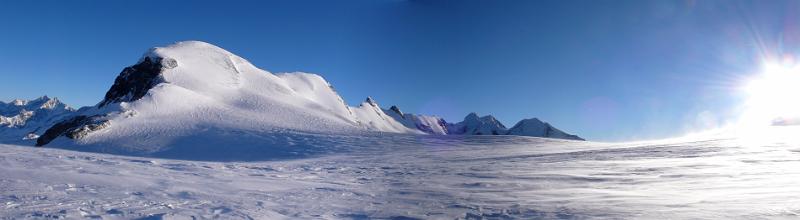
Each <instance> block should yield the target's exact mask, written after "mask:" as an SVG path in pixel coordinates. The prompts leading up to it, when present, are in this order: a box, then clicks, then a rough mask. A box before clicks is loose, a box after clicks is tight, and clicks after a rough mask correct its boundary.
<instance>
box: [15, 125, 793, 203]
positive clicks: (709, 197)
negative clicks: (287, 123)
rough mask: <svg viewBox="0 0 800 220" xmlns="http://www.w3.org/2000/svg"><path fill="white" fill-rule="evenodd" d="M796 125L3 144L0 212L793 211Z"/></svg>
mask: <svg viewBox="0 0 800 220" xmlns="http://www.w3.org/2000/svg"><path fill="white" fill-rule="evenodd" d="M784 128H786V129H788V128H790V127H778V129H784ZM797 132H798V131H797V130H793V131H788V132H785V133H784V134H785V135H787V136H785V137H788V138H785V139H780V138H773V137H764V136H756V137H755V138H740V137H728V136H710V137H700V138H693V139H682V140H681V139H676V140H667V141H651V142H642V143H615V144H602V143H592V142H583V141H567V140H557V139H542V138H529V137H520V136H485V135H481V136H445V135H415V136H411V135H387V134H385V135H375V136H369V135H362V136H357V137H348V138H339V136H337V135H332V136H329V137H328V136H319V137H313V138H301V137H300V136H298V137H295V141H294V142H295V143H297V144H303V143H305V144H315V142H316V141H331V142H326V143H324V144H322V145H321V146H323V147H322V148H323V149H318V151H316V152H313V153H310V154H306V153H309V152H297V153H298V154H296V155H300V158H298V159H287V158H273V160H271V161H259V162H226V163H221V162H207V161H187V160H167V159H157V158H142V157H125V156H115V155H108V154H96V153H82V152H75V151H65V150H59V149H49V148H32V147H18V146H8V145H0V219H4V218H8V219H26V218H33V219H52V218H66V219H83V218H87V219H99V218H102V219H139V218H143V219H192V218H194V219H457V218H460V219H794V218H796V217H797V205H796V204H798V203H800V196H798V195H800V185H798V184H797V179H798V178H800V170H798V169H797V167H798V166H800V161H799V160H798V151H799V150H800V142H799V141H798V139H797V138H796V134H797ZM765 133H767V134H778V132H773V131H771V130H770V131H765ZM220 147H222V146H220ZM285 150H287V151H297V150H300V149H290V148H287V149H285ZM285 155H290V154H288V153H287V154H285ZM145 217H149V218H145Z"/></svg>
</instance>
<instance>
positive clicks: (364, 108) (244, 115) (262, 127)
mask: <svg viewBox="0 0 800 220" xmlns="http://www.w3.org/2000/svg"><path fill="white" fill-rule="evenodd" d="M283 132H305V133H334V134H335V133H341V134H354V133H361V132H393V133H409V134H421V133H422V132H420V131H418V130H415V129H409V128H407V127H405V126H403V125H402V124H400V123H399V122H397V121H395V120H393V119H392V118H391V117H389V116H387V115H385V114H384V113H383V111H381V108H380V107H379V106H378V105H377V103H376V102H375V101H374V100H372V99H371V98H369V99H367V101H365V102H364V103H363V104H361V105H360V106H358V107H350V106H347V105H346V104H345V102H344V101H343V100H342V98H341V97H340V96H339V95H338V94H337V93H336V91H334V89H333V88H332V87H331V85H330V84H329V83H328V82H327V81H325V79H323V78H322V77H321V76H319V75H315V74H309V73H281V74H272V73H270V72H267V71H265V70H261V69H259V68H257V67H255V66H254V65H253V64H251V63H250V62H248V61H246V60H245V59H243V58H241V57H239V56H236V55H234V54H232V53H230V52H228V51H226V50H224V49H221V48H219V47H216V46H214V45H211V44H208V43H204V42H198V41H187V42H180V43H176V44H174V45H170V46H168V47H161V48H154V49H151V50H150V51H148V52H147V53H146V54H145V55H144V56H143V57H142V58H141V59H140V60H139V62H138V63H137V64H135V65H133V66H130V67H127V68H125V69H124V70H123V71H122V73H120V75H119V76H118V77H117V78H116V80H115V81H114V84H113V86H111V88H110V89H109V91H108V92H107V93H106V95H105V98H104V99H103V100H102V101H101V102H100V103H98V104H97V105H95V106H92V107H86V108H82V109H80V110H79V111H78V112H77V115H76V116H75V117H72V118H70V119H67V120H64V121H62V122H60V123H58V124H56V125H54V126H53V127H52V128H50V129H48V130H47V132H45V134H43V135H42V137H41V138H39V139H38V142H37V145H40V146H41V145H45V144H49V143H51V142H53V141H55V142H57V144H56V146H75V145H78V146H104V148H111V147H115V148H116V149H127V150H136V151H141V150H144V151H160V150H164V148H165V147H167V146H169V147H176V146H187V147H191V146H196V145H198V144H202V143H208V142H218V143H226V145H231V146H235V145H237V144H248V145H252V144H265V143H266V144H268V143H269V141H265V140H264V139H271V138H275V135H273V134H279V133H283ZM264 135H266V136H264ZM99 150H103V149H99Z"/></svg>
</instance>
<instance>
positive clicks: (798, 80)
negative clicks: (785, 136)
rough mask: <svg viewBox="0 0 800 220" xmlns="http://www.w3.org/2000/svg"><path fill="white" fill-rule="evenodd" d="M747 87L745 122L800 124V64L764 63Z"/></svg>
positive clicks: (767, 124) (751, 123)
mask: <svg viewBox="0 0 800 220" xmlns="http://www.w3.org/2000/svg"><path fill="white" fill-rule="evenodd" d="M744 90H745V92H746V93H747V101H746V103H745V112H744V114H743V117H742V122H743V124H744V125H747V126H754V125H764V126H769V125H800V65H797V64H791V65H788V64H783V63H768V64H765V65H764V67H763V70H762V73H761V74H759V75H758V76H756V77H755V78H753V79H751V80H750V81H749V82H748V83H747V85H746V86H745V88H744Z"/></svg>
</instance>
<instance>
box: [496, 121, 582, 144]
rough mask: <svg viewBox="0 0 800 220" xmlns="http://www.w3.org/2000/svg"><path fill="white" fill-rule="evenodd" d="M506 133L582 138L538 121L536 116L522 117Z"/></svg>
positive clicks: (572, 138)
mask: <svg viewBox="0 0 800 220" xmlns="http://www.w3.org/2000/svg"><path fill="white" fill-rule="evenodd" d="M506 134H508V135H519V136H531V137H550V138H559V139H571V140H583V138H580V137H578V136H576V135H571V134H567V133H565V132H563V131H561V130H558V129H557V128H555V127H553V126H551V125H550V124H549V123H545V122H542V121H540V120H539V119H538V118H531V119H524V120H522V121H519V122H517V124H516V125H514V127H511V129H508V133H506Z"/></svg>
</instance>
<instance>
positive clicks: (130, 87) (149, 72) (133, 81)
mask: <svg viewBox="0 0 800 220" xmlns="http://www.w3.org/2000/svg"><path fill="white" fill-rule="evenodd" d="M177 66H178V63H177V61H175V60H174V59H170V58H159V57H149V56H147V57H145V58H144V59H143V60H142V61H141V62H139V63H137V64H136V65H133V66H129V67H126V68H125V69H123V70H122V73H120V74H119V76H117V78H116V79H115V80H114V85H112V86H111V89H109V90H108V92H106V96H105V98H103V101H102V102H100V104H98V107H103V106H106V105H108V104H111V103H118V102H131V101H136V100H139V99H141V98H142V97H144V96H145V95H146V94H147V91H150V89H152V88H153V87H154V86H156V85H157V84H158V83H161V82H163V81H164V80H163V78H162V77H161V70H162V68H167V69H171V68H175V67H177Z"/></svg>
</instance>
